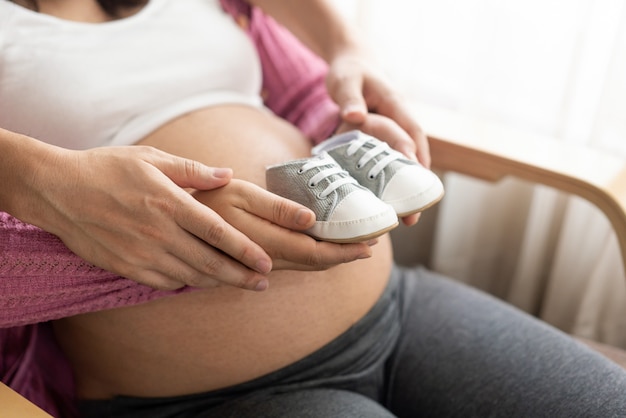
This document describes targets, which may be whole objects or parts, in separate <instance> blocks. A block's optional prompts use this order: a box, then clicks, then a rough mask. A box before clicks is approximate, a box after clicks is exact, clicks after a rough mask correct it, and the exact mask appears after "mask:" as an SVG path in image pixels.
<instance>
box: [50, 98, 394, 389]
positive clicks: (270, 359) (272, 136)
mask: <svg viewBox="0 0 626 418" xmlns="http://www.w3.org/2000/svg"><path fill="white" fill-rule="evenodd" d="M142 143H143V144H145V145H152V146H155V147H158V148H161V149H164V150H166V151H168V152H171V153H174V154H178V155H182V156H185V157H190V158H194V159H197V160H199V161H202V162H203V163H205V164H208V165H213V166H223V167H232V168H233V169H234V172H235V177H238V178H241V179H244V180H248V181H251V182H254V183H257V184H259V185H261V186H263V185H264V173H265V166H267V165H269V164H274V163H277V162H281V161H285V160H288V159H293V158H299V157H303V156H306V155H308V153H309V148H310V145H309V144H308V143H307V141H306V140H305V139H304V138H303V137H302V136H301V135H300V134H299V133H298V131H297V130H295V129H294V128H293V127H292V126H290V125H288V124H286V123H285V122H283V121H281V120H279V119H277V118H275V117H274V116H272V115H271V114H269V113H267V112H263V111H259V110H256V109H251V108H246V107H232V106H230V107H216V108H210V109H205V110H201V111H198V112H194V113H192V114H189V115H186V116H184V117H182V118H179V119H177V120H175V121H173V122H171V123H168V124H167V125H166V126H164V127H162V128H161V129H159V130H158V131H156V132H154V133H153V134H151V135H150V136H149V137H147V138H145V139H144V140H143V141H142ZM373 250H374V251H373V252H374V255H373V256H372V257H371V258H369V259H367V260H359V261H356V262H353V263H349V264H344V265H340V266H337V267H334V268H331V269H329V270H326V271H322V272H295V271H277V272H273V273H271V274H270V283H271V285H270V288H269V289H268V290H267V291H265V292H261V293H256V292H250V291H245V290H240V289H235V288H229V287H220V288H214V289H208V290H202V291H196V292H192V293H187V294H183V295H178V296H174V297H169V298H165V299H160V300H157V301H153V302H150V303H146V304H143V305H138V306H133V307H127V308H121V309H114V310H108V311H102V312H96V313H91V314H86V315H80V316H76V317H73V318H67V319H64V320H61V321H58V322H57V323H55V331H56V335H57V338H58V340H59V342H60V344H61V346H62V347H63V349H64V351H65V353H66V354H67V356H68V358H69V360H70V362H71V363H72V365H73V367H74V371H75V376H76V381H77V385H78V392H79V396H81V397H83V398H94V399H97V398H108V397H111V396H115V395H118V394H123V395H131V396H175V395H182V394H189V393H196V392H202V391H208V390H213V389H218V388H221V387H226V386H229V385H233V384H237V383H241V382H244V381H247V380H250V379H253V378H255V377H259V376H261V375H264V374H266V373H269V372H272V371H274V370H276V369H278V368H280V367H283V366H286V365H288V364H291V363H293V362H294V361H297V360H298V359H301V358H303V357H304V356H306V355H308V354H310V353H311V352H313V351H315V350H316V349H318V348H320V347H322V346H323V345H325V344H326V343H328V342H329V341H331V340H332V339H333V338H335V337H337V336H338V335H339V334H341V333H342V332H344V331H345V330H346V329H347V328H349V327H350V326H351V325H352V324H354V323H355V322H356V321H358V320H359V319H360V318H361V317H362V316H363V315H364V314H365V313H366V312H367V311H368V310H369V308H370V307H371V306H372V305H373V304H374V303H375V302H376V300H377V298H378V297H379V295H380V294H381V293H382V291H383V289H384V287H385V285H386V283H387V280H388V275H389V271H390V269H391V248H390V243H389V240H388V239H387V238H386V237H383V238H382V239H380V240H379V244H378V245H376V246H375V247H374V248H373Z"/></svg>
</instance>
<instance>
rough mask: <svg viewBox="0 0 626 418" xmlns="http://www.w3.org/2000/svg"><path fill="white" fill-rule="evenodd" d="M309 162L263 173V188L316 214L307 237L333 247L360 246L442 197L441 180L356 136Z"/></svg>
mask: <svg viewBox="0 0 626 418" xmlns="http://www.w3.org/2000/svg"><path fill="white" fill-rule="evenodd" d="M312 154H313V157H310V158H305V159H300V160H295V161H289V162H286V163H282V164H277V165H273V166H270V167H268V168H267V171H266V182H267V189H268V190H269V191H271V192H273V193H276V194H278V195H280V196H283V197H285V198H288V199H291V200H293V201H296V202H298V203H300V204H302V205H304V206H306V207H308V208H310V209H311V210H313V212H314V213H315V215H316V222H315V225H314V226H313V227H311V228H310V229H309V230H308V231H307V233H308V234H309V235H311V236H313V237H314V238H316V239H319V240H323V241H332V242H361V241H365V240H368V239H372V238H375V237H377V236H380V235H382V234H384V233H386V232H388V231H390V230H391V229H393V228H395V227H396V226H397V225H398V217H404V216H407V215H410V214H412V213H417V212H421V211H423V210H425V209H427V208H428V207H430V206H432V205H434V204H435V203H437V202H438V201H439V200H441V198H442V197H443V194H444V189H443V184H442V183H441V180H440V179H439V177H437V176H436V175H435V174H434V173H433V172H432V171H430V170H428V169H426V168H425V167H423V166H422V165H420V164H419V163H417V162H414V161H411V160H409V159H407V158H405V157H404V156H403V155H402V154H401V153H399V152H397V151H395V150H393V149H391V148H390V147H389V145H388V144H387V143H386V142H383V141H380V140H378V139H376V138H374V137H372V136H370V135H366V134H364V133H363V132H360V131H350V132H346V133H343V134H340V135H336V136H333V137H331V138H329V139H327V140H325V141H324V142H322V143H320V144H319V145H317V146H316V147H314V148H313V151H312Z"/></svg>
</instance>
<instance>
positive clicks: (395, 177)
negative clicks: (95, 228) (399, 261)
mask: <svg viewBox="0 0 626 418" xmlns="http://www.w3.org/2000/svg"><path fill="white" fill-rule="evenodd" d="M323 152H327V153H328V154H330V155H331V156H332V157H333V158H334V159H335V161H337V163H339V165H340V166H341V167H342V168H343V169H345V170H347V171H348V172H349V173H350V175H351V176H352V177H354V178H355V179H356V180H357V181H358V182H359V184H360V185H362V186H364V187H366V188H368V189H370V190H371V191H372V192H373V193H374V194H375V195H376V196H378V197H379V198H380V199H381V200H382V201H384V202H386V203H388V204H390V205H391V206H392V207H393V208H394V210H395V211H396V213H397V214H398V216H399V217H403V216H407V215H410V214H412V213H416V212H421V211H423V210H425V209H427V208H429V207H430V206H432V205H434V204H435V203H437V202H439V201H440V200H441V198H442V197H443V194H444V190H443V184H442V182H441V180H440V179H439V177H437V175H436V174H435V173H433V172H432V171H430V170H428V169H427V168H425V167H424V166H422V165H421V164H419V163H417V162H414V161H411V160H409V159H407V158H406V157H404V156H403V155H402V153H400V152H398V151H395V150H393V149H391V148H390V147H389V145H388V144H387V143H386V142H383V141H380V140H378V139H376V138H374V137H373V136H370V135H367V134H365V133H363V132H361V131H356V130H355V131H350V132H346V133H343V134H340V135H335V136H333V137H331V138H329V139H327V140H325V141H324V142H322V143H320V144H319V145H317V146H316V147H314V148H313V154H314V155H317V154H320V153H323Z"/></svg>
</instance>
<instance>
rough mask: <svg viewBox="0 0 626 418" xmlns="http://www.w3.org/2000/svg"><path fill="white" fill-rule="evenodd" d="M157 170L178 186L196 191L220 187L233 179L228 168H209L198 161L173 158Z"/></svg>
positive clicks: (160, 165)
mask: <svg viewBox="0 0 626 418" xmlns="http://www.w3.org/2000/svg"><path fill="white" fill-rule="evenodd" d="M157 168H158V169H159V170H161V171H162V172H163V174H165V175H166V176H167V177H169V178H170V179H171V180H172V181H173V182H174V183H176V184H177V185H178V186H180V187H191V188H194V189H197V190H211V189H215V188H217V187H222V186H224V185H225V184H228V182H229V181H230V179H231V178H232V177H233V170H232V169H230V168H216V167H209V166H206V165H204V164H202V163H200V162H198V161H194V160H190V159H187V158H180V157H175V156H172V160H170V161H169V162H167V163H162V164H159V165H157Z"/></svg>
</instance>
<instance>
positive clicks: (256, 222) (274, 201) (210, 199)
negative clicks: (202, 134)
mask: <svg viewBox="0 0 626 418" xmlns="http://www.w3.org/2000/svg"><path fill="white" fill-rule="evenodd" d="M194 196H195V197H196V198H197V199H198V200H199V201H200V202H202V203H203V204H205V205H207V206H209V207H211V208H213V210H215V211H216V212H217V213H218V214H219V215H220V216H222V218H224V220H226V222H228V223H229V224H231V225H233V226H234V227H235V228H237V229H238V230H240V231H241V232H243V233H244V234H246V235H247V236H248V237H250V238H251V239H252V240H253V241H254V242H256V243H257V244H259V245H260V246H261V247H263V248H264V249H265V251H266V252H267V253H268V254H269V255H270V257H272V260H273V265H274V270H281V269H289V270H323V269H327V268H329V267H332V266H334V265H337V264H341V263H347V262H351V261H354V260H357V259H362V258H367V257H370V256H371V248H369V245H373V244H374V243H375V242H376V241H375V240H373V241H370V242H368V243H360V244H334V243H329V242H321V241H316V240H315V239H313V238H311V237H310V236H308V235H306V234H303V233H302V232H298V231H297V230H293V229H298V230H304V229H306V228H309V227H311V226H312V225H313V221H314V219H311V222H310V223H309V224H308V225H306V226H305V225H299V227H298V228H293V227H292V228H289V226H288V225H285V224H283V225H280V224H277V223H275V222H272V221H271V218H273V217H275V216H274V215H275V214H276V213H277V212H282V211H284V210H287V209H288V207H291V206H296V207H299V205H298V204H297V203H294V202H291V201H289V200H286V199H283V198H281V197H279V196H277V195H275V194H273V193H270V192H268V191H266V190H264V189H263V188H261V187H259V186H256V185H254V184H252V183H249V182H246V181H243V180H232V181H231V182H230V183H229V184H228V185H226V186H224V187H221V188H219V189H213V190H209V191H201V192H196V193H194ZM289 210H291V209H289ZM279 217H280V216H279Z"/></svg>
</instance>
